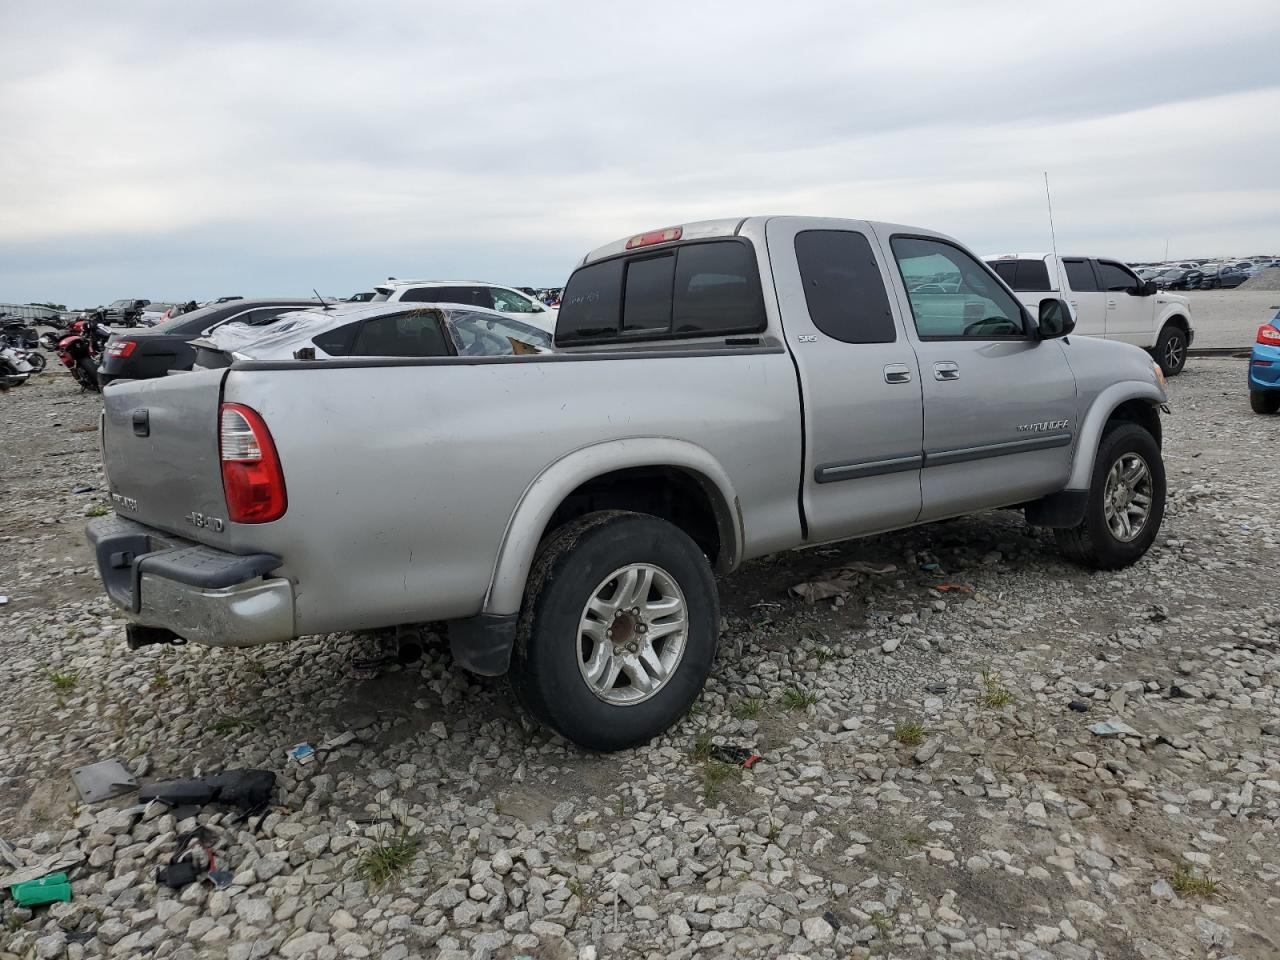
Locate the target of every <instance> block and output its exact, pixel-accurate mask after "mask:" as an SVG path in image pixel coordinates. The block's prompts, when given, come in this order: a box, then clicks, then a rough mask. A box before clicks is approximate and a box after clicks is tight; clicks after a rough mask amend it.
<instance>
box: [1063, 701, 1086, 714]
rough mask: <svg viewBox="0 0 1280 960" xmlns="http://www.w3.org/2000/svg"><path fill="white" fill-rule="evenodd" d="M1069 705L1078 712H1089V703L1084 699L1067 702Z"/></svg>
mask: <svg viewBox="0 0 1280 960" xmlns="http://www.w3.org/2000/svg"><path fill="white" fill-rule="evenodd" d="M1067 706H1068V707H1069V708H1070V709H1072V710H1074V711H1075V712H1076V713H1088V712H1089V705H1088V704H1087V703H1085V702H1084V701H1083V700H1072V701H1071V702H1070V703H1068V704H1067Z"/></svg>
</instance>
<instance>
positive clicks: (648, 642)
mask: <svg viewBox="0 0 1280 960" xmlns="http://www.w3.org/2000/svg"><path fill="white" fill-rule="evenodd" d="M646 572H647V578H648V579H645V577H646ZM632 573H634V574H635V577H634V579H630V577H631V574H632ZM719 622H720V613H719V602H718V599H717V596H716V585H715V580H714V579H713V578H712V575H711V566H710V564H709V563H708V562H707V558H706V557H705V556H704V555H703V553H702V551H701V550H700V549H699V548H698V546H697V544H695V543H694V542H693V540H691V539H690V538H689V536H688V535H687V534H685V532H684V531H683V530H681V529H680V528H679V527H676V526H674V525H673V524H671V523H668V522H667V521H665V520H660V519H658V518H657V517H652V516H648V515H645V514H639V513H628V512H623V511H606V512H600V513H592V514H588V515H586V516H584V517H581V518H579V519H577V520H575V521H573V522H571V523H569V524H567V525H566V526H564V527H562V528H561V529H559V530H557V531H556V532H555V533H553V534H552V535H551V537H550V539H549V540H548V541H547V542H546V543H545V544H544V545H543V546H542V548H541V549H540V550H539V552H538V556H537V558H536V559H535V560H534V565H533V569H532V571H531V572H530V574H529V582H528V585H527V586H526V588H525V599H524V605H523V608H522V609H521V612H520V622H519V626H518V628H517V633H516V643H515V649H514V651H513V653H512V662H511V670H510V673H509V677H510V681H511V684H512V687H513V688H514V690H515V692H516V695H517V697H518V698H519V700H520V702H521V704H523V705H524V707H525V709H526V710H527V711H528V712H529V713H530V714H531V715H532V716H533V717H535V718H536V719H537V720H539V721H540V722H542V723H544V724H546V725H547V726H550V727H552V728H554V729H555V730H557V731H558V732H559V733H560V734H561V735H563V736H564V737H565V738H566V739H568V740H571V741H572V742H574V743H576V744H578V745H579V746H581V747H585V748H587V749H589V750H601V751H613V750H623V749H626V748H628V747H635V746H639V745H641V744H644V743H647V742H649V741H650V740H652V739H653V738H654V737H656V736H658V734H660V733H662V732H663V731H664V730H666V729H667V728H668V727H669V726H671V724H673V723H674V722H675V721H676V720H678V719H680V717H682V716H683V715H684V714H685V712H686V711H687V710H688V709H689V707H690V706H691V705H692V704H693V701H694V700H695V699H697V696H698V694H699V693H701V691H702V688H703V685H704V684H705V683H706V680H707V675H708V674H709V673H710V672H711V664H712V661H713V660H714V659H715V653H716V639H717V634H718V632H719ZM673 627H674V629H673ZM596 637H598V638H599V639H598V640H596V639H595V638H596ZM609 637H611V639H609ZM646 658H650V659H646ZM633 677H638V678H639V679H638V680H637V681H635V682H633V679H632V678H633ZM611 678H612V679H611Z"/></svg>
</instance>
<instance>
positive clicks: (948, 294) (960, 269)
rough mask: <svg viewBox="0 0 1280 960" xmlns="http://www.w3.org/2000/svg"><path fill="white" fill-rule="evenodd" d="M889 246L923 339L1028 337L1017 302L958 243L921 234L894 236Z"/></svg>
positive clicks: (1020, 307)
mask: <svg viewBox="0 0 1280 960" xmlns="http://www.w3.org/2000/svg"><path fill="white" fill-rule="evenodd" d="M892 247H893V255H894V258H895V259H896V260H897V262H898V270H899V271H900V272H901V273H902V282H903V285H904V286H905V287H906V288H907V299H908V300H909V301H910V303H911V313H912V316H913V317H914V318H915V324H916V332H917V333H918V334H919V335H920V337H921V338H922V339H926V340H929V339H942V340H955V339H976V340H998V339H1009V338H1021V337H1024V336H1026V329H1025V328H1024V326H1023V319H1022V317H1023V314H1022V306H1021V304H1019V303H1018V301H1017V300H1015V299H1014V298H1013V297H1012V296H1011V295H1010V294H1009V292H1008V291H1007V290H1005V289H1004V287H1002V286H1000V284H999V283H997V282H996V280H995V278H994V277H993V276H992V275H991V274H990V273H988V272H987V271H986V270H985V269H984V268H983V267H982V265H981V264H980V263H979V262H978V261H977V260H975V259H974V258H973V257H972V256H970V255H969V254H968V253H966V252H965V251H963V250H961V249H960V248H959V247H954V246H952V245H951V244H949V243H946V242H944V241H942V240H934V239H930V238H922V237H894V238H893V241H892Z"/></svg>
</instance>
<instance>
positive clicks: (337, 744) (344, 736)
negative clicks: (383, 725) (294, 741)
mask: <svg viewBox="0 0 1280 960" xmlns="http://www.w3.org/2000/svg"><path fill="white" fill-rule="evenodd" d="M357 739H358V738H357V737H356V735H355V734H354V733H352V732H351V731H350V730H348V731H346V732H345V733H340V734H338V735H337V736H335V737H330V738H329V739H328V740H326V741H325V742H324V743H322V744H320V749H321V750H325V751H328V750H338V749H340V748H342V747H345V746H346V745H347V744H349V743H355V742H356V740H357ZM298 746H304V744H299V745H298ZM294 749H295V750H296V749H298V748H297V747H294ZM300 762H305V761H300Z"/></svg>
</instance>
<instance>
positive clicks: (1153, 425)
mask: <svg viewBox="0 0 1280 960" xmlns="http://www.w3.org/2000/svg"><path fill="white" fill-rule="evenodd" d="M1170 322H1172V321H1170ZM1121 423H1136V424H1137V425H1138V426H1140V427H1142V428H1144V429H1145V430H1146V431H1147V432H1148V433H1149V434H1151V436H1153V437H1155V440H1156V446H1157V447H1158V446H1161V445H1162V441H1163V439H1164V434H1163V431H1162V428H1161V424H1160V411H1159V409H1157V407H1156V405H1155V404H1154V403H1152V402H1151V401H1149V400H1126V401H1125V402H1124V403H1122V404H1120V406H1118V407H1116V408H1115V409H1114V410H1112V411H1111V416H1109V417H1107V424H1106V426H1105V427H1104V428H1103V433H1105V432H1106V431H1107V430H1110V429H1111V428H1112V427H1113V426H1114V425H1118V424H1121Z"/></svg>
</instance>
